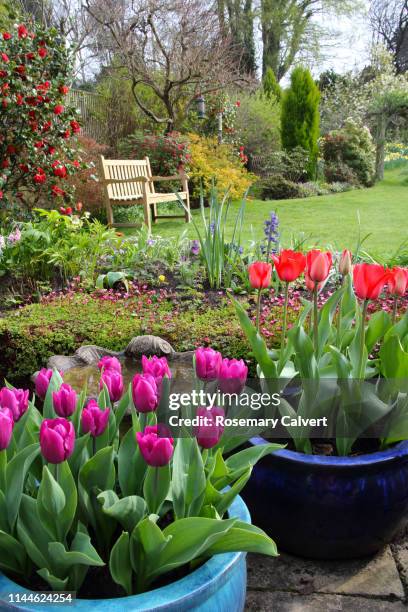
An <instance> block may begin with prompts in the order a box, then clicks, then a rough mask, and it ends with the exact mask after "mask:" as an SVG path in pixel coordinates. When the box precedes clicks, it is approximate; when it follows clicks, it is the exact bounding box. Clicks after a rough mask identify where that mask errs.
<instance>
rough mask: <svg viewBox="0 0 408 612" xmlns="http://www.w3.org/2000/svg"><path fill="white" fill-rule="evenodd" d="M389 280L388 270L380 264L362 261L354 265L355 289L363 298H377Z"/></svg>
mask: <svg viewBox="0 0 408 612" xmlns="http://www.w3.org/2000/svg"><path fill="white" fill-rule="evenodd" d="M387 280H388V274H387V272H386V271H385V270H384V268H383V267H382V266H380V265H378V264H366V263H362V264H357V265H356V266H354V270H353V281H354V291H355V293H356V295H357V297H359V298H360V299H361V300H376V299H377V298H378V296H379V295H380V293H381V291H382V290H383V288H384V285H385V283H386V282H387Z"/></svg>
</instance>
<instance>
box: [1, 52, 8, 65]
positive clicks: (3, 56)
mask: <svg viewBox="0 0 408 612" xmlns="http://www.w3.org/2000/svg"><path fill="white" fill-rule="evenodd" d="M1 59H2V60H3V62H5V63H6V64H8V63H9V61H10V58H9V56H8V55H7V53H2V54H1Z"/></svg>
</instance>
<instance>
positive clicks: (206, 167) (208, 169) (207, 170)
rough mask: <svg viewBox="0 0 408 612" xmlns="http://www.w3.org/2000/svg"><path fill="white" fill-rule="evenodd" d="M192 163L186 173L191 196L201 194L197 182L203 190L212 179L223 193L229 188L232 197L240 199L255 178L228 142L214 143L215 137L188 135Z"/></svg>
mask: <svg viewBox="0 0 408 612" xmlns="http://www.w3.org/2000/svg"><path fill="white" fill-rule="evenodd" d="M189 140H190V151H191V162H190V166H189V172H188V174H189V176H190V179H191V182H192V191H193V195H194V196H199V195H200V182H201V183H202V185H203V189H204V191H205V192H206V193H208V191H209V190H210V188H211V183H212V180H213V179H215V181H216V186H217V189H218V191H219V192H220V193H221V194H223V193H225V191H226V190H227V189H228V188H230V194H231V197H232V198H242V196H243V195H244V193H245V191H246V190H247V189H248V187H249V186H250V185H251V184H252V183H253V182H254V181H255V180H256V176H254V175H253V174H250V173H249V172H248V171H247V169H246V168H245V167H244V165H243V164H242V161H241V160H240V158H239V155H238V154H237V153H235V151H234V148H233V146H232V145H230V144H221V145H219V144H218V143H217V138H215V137H208V136H200V135H198V134H189Z"/></svg>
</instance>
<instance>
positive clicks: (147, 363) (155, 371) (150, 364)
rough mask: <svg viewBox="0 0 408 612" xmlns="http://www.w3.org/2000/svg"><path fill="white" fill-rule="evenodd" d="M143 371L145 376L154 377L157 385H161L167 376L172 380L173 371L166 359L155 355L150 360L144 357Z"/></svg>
mask: <svg viewBox="0 0 408 612" xmlns="http://www.w3.org/2000/svg"><path fill="white" fill-rule="evenodd" d="M142 369H143V374H150V375H151V376H153V378H154V379H155V381H156V383H157V384H160V383H161V381H162V379H163V378H164V377H165V376H167V378H171V370H170V368H169V364H168V363H167V359H166V358H165V357H157V356H156V355H153V357H150V359H149V358H148V357H146V356H145V355H143V356H142Z"/></svg>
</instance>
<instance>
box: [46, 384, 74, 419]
mask: <svg viewBox="0 0 408 612" xmlns="http://www.w3.org/2000/svg"><path fill="white" fill-rule="evenodd" d="M77 399H78V397H77V394H76V391H74V389H73V388H72V387H70V385H68V384H67V383H62V385H61V387H60V388H59V390H58V391H53V394H52V402H53V405H54V410H55V412H56V413H57V414H58V416H60V417H65V418H68V417H70V416H71V415H72V414H74V412H75V410H76V406H77Z"/></svg>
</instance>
